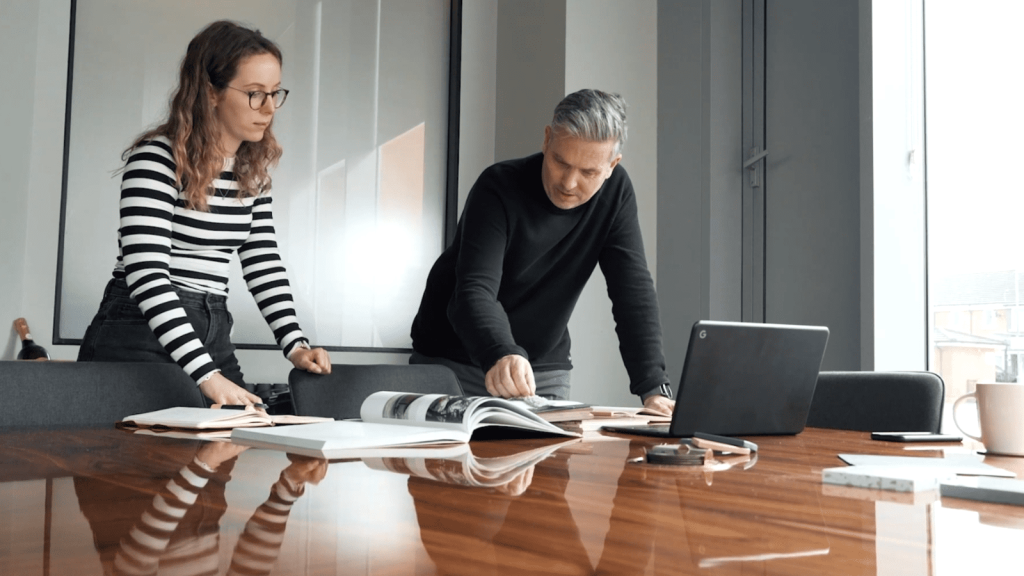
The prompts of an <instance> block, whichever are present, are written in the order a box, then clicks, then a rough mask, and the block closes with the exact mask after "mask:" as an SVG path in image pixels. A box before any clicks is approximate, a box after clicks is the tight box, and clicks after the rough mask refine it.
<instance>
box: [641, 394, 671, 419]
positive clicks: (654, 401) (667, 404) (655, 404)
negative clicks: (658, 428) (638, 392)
mask: <svg viewBox="0 0 1024 576" xmlns="http://www.w3.org/2000/svg"><path fill="white" fill-rule="evenodd" d="M675 408H676V401H675V400H672V399H671V398H666V397H664V396H662V395H660V394H655V395H654V396H648V397H647V400H644V409H646V410H647V411H648V412H653V413H655V414H658V415H660V416H672V411H673V410H675Z"/></svg>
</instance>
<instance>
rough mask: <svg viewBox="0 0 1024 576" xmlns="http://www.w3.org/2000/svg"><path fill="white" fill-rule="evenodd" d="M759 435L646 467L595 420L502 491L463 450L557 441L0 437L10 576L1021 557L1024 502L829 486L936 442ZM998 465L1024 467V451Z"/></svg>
mask: <svg viewBox="0 0 1024 576" xmlns="http://www.w3.org/2000/svg"><path fill="white" fill-rule="evenodd" d="M753 439H754V440H755V441H757V442H758V443H759V445H760V446H761V451H760V454H759V455H758V458H757V460H756V461H755V462H753V463H752V464H753V465H750V464H751V462H747V463H737V464H735V465H733V466H732V467H731V468H729V469H725V470H718V471H705V470H703V469H698V468H665V467H654V466H649V465H647V464H643V463H638V462H632V461H630V460H631V459H633V458H636V457H638V456H640V455H641V454H642V452H643V450H644V447H645V446H650V445H652V444H655V443H656V441H652V440H638V439H635V438H626V437H621V436H614V435H609V434H603V433H599V432H590V433H588V437H587V438H585V439H584V440H583V441H578V442H574V443H567V444H561V445H560V446H559V447H558V448H557V449H555V450H553V451H552V453H551V454H550V455H549V456H547V457H546V458H543V459H541V460H539V461H537V462H535V463H534V464H532V465H531V466H527V467H525V468H520V469H518V470H514V471H513V472H512V473H509V474H506V475H504V476H503V475H502V474H500V473H495V474H493V475H492V476H487V475H486V474H480V475H478V476H477V478H478V482H479V483H481V484H496V486H495V485H492V486H482V487H474V486H466V485H461V484H459V483H458V482H460V481H461V482H465V481H466V478H467V477H469V475H468V474H467V472H466V470H467V469H466V468H464V467H463V462H466V461H470V460H474V461H476V462H477V463H478V464H481V463H484V464H486V463H490V464H491V465H492V468H493V464H494V463H495V462H499V460H494V459H493V458H496V457H499V456H509V455H512V454H514V453H516V452H517V451H528V450H536V449H539V448H542V447H545V446H549V445H552V444H553V443H557V442H558V441H557V440H552V439H520V440H511V441H509V440H502V441H496V440H491V441H486V440H485V441H474V442H473V443H472V444H471V450H472V456H470V455H469V454H468V453H466V454H462V455H461V456H453V458H456V459H449V460H415V459H413V460H409V459H405V460H402V459H391V460H382V459H367V460H365V461H364V460H353V461H335V462H330V463H327V462H321V461H316V460H308V459H301V458H297V457H292V458H289V457H287V456H286V455H285V454H283V453H281V452H277V451H272V450H263V449H256V448H250V449H243V447H240V446H235V445H232V444H230V443H209V444H207V443H204V442H202V441H197V440H190V439H176V438H167V437H152V436H141V435H138V434H132V433H130V432H125V431H120V430H114V429H70V430H69V429H47V430H14V431H12V430H7V431H0V572H2V573H3V574H11V575H14V574H77V575H88V574H104V573H126V574H133V573H139V574H142V573H155V572H156V568H157V564H158V563H159V569H160V573H179V574H199V573H207V574H229V573H237V574H256V573H268V572H270V573H274V574H424V575H426V574H492V573H509V574H592V573H602V574H814V575H818V574H964V573H975V574H982V573H984V574H998V573H1019V571H1020V570H1022V569H1024V568H1022V561H1021V560H1020V558H1021V556H1020V551H1021V544H1022V543H1024V509H1022V508H1017V507H1012V506H1002V505H994V504H984V503H979V502H971V501H965V500H956V499H950V498H946V499H939V498H938V497H937V496H936V495H935V494H934V493H919V494H899V493H893V492H882V491H873V490H865V489H854V488H843V487H838V486H831V485H823V484H822V483H821V470H822V468H827V467H832V466H839V465H842V463H841V462H840V461H839V460H838V459H837V458H836V454H838V453H867V454H907V453H908V450H913V452H911V453H912V454H919V455H922V456H937V455H939V454H940V453H939V452H935V451H929V450H926V451H924V452H918V451H917V450H919V449H920V448H918V449H917V450H914V447H908V446H903V445H898V444H889V443H881V442H873V441H871V440H869V439H868V435H867V433H859V432H841V431H831V430H820V429H807V430H806V431H804V432H803V433H802V434H800V435H798V436H795V437H774V438H767V437H764V438H753ZM947 446H948V445H947ZM200 451H203V456H204V458H205V459H206V460H204V461H210V462H214V463H215V462H217V461H220V460H223V461H224V462H223V464H221V465H220V466H218V467H216V468H217V469H216V473H215V474H213V475H212V477H210V478H209V479H208V481H207V483H206V484H205V486H203V487H202V488H201V489H199V490H197V491H194V493H190V492H189V491H188V490H186V489H185V488H186V487H187V486H188V483H187V482H185V481H184V480H183V479H187V478H186V476H188V478H192V479H193V480H194V479H195V478H196V476H195V474H192V475H191V476H189V473H185V475H183V474H182V472H181V470H182V468H183V467H185V466H187V465H188V464H189V463H190V462H192V461H193V458H194V457H195V456H196V455H197V453H199V452H200ZM456 451H457V450H456ZM549 451H550V450H549ZM540 452H541V453H543V452H544V451H543V450H541V451H540ZM211 455H212V456H213V458H210V456H211ZM460 457H461V458H462V460H461V461H460V460H458V459H457V458H460ZM510 459H511V460H515V458H510ZM986 462H987V463H990V464H993V465H996V466H1001V467H1004V468H1008V469H1011V470H1013V471H1014V472H1016V473H1018V474H1019V475H1020V474H1024V459H1014V458H994V457H989V458H987V459H986ZM193 469H194V467H193ZM1022 477H1024V476H1022ZM434 478H443V479H445V480H446V481H445V482H442V481H438V480H436V479H434ZM190 494H191V496H190ZM190 500H191V501H190ZM168 535H170V537H169V538H168Z"/></svg>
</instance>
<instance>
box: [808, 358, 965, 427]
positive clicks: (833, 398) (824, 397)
mask: <svg viewBox="0 0 1024 576" xmlns="http://www.w3.org/2000/svg"><path fill="white" fill-rule="evenodd" d="M945 393H946V385H945V383H944V382H943V381H942V378H941V377H940V376H939V375H938V374H934V373H932V372H822V373H821V374H819V375H818V384H817V387H816V388H815V390H814V399H813V400H812V401H811V413H810V415H809V416H808V418H807V425H808V426H814V427H817V428H832V429H838V430H859V431H864V432H900V431H906V432H911V431H924V432H938V431H939V429H940V428H941V427H942V403H943V397H944V396H945Z"/></svg>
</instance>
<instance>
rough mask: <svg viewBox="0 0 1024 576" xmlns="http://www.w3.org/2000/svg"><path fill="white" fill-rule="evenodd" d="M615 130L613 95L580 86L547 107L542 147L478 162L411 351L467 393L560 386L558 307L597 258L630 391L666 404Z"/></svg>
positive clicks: (556, 393)
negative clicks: (549, 115) (448, 371)
mask: <svg viewBox="0 0 1024 576" xmlns="http://www.w3.org/2000/svg"><path fill="white" fill-rule="evenodd" d="M625 141H626V103H625V101H624V100H623V99H622V97H621V96H619V95H617V94H608V93H605V92H601V91H600V90H580V91H579V92H575V93H573V94H570V95H568V96H566V97H565V98H564V99H563V100H562V101H561V102H560V103H559V104H558V106H557V107H556V108H555V114H554V118H553V119H552V121H551V125H550V126H547V127H545V128H544V144H543V147H542V148H541V153H539V154H534V155H532V156H527V157H526V158H519V159H516V160H508V161H505V162H499V163H497V164H494V165H493V166H491V167H490V168H488V169H487V170H485V171H484V172H483V174H481V175H480V177H479V178H478V179H477V181H476V183H475V184H474V185H473V188H472V190H470V193H469V196H468V198H467V199H466V205H465V208H464V209H463V211H462V217H461V218H460V219H459V224H458V229H457V230H456V233H455V240H454V242H453V243H452V245H451V246H449V247H448V248H447V249H446V250H445V251H444V252H443V253H442V254H441V256H440V257H439V258H438V259H437V262H435V263H434V266H433V268H432V269H431V270H430V275H429V276H428V277H427V286H426V289H425V290H424V293H423V299H422V300H421V302H420V308H419V312H418V313H417V314H416V318H415V320H413V325H412V341H413V349H414V352H413V355H412V357H411V358H410V359H409V362H410V363H413V364H417V363H433V364H443V365H445V366H448V367H450V368H452V369H453V370H454V371H455V373H456V375H458V377H459V382H460V383H461V384H462V388H463V391H464V392H465V393H466V394H468V395H482V396H486V395H491V396H502V397H505V398H513V397H523V396H531V395H535V394H536V395H540V396H546V397H549V398H559V399H564V398H568V396H569V371H570V370H571V369H572V363H571V356H570V353H569V352H570V351H569V330H568V323H569V317H570V316H571V315H572V311H573V308H574V307H575V306H576V301H577V300H578V299H579V296H580V293H581V292H582V291H583V288H584V286H586V284H587V280H589V279H590V276H591V274H593V272H594V268H596V267H597V266H601V271H602V272H603V273H604V276H605V279H606V280H607V283H608V296H609V297H610V298H611V301H612V315H613V316H614V318H615V331H616V333H617V334H618V337H619V350H620V352H621V354H622V361H623V363H624V364H625V366H626V371H627V373H628V374H629V380H630V384H629V387H630V391H631V392H632V393H634V394H636V395H638V396H640V398H641V400H642V401H643V403H644V406H645V407H647V408H648V409H650V410H653V411H655V412H658V413H663V414H666V415H668V414H671V413H672V408H673V407H674V403H673V401H672V400H671V397H672V394H671V389H670V388H669V378H668V376H667V374H666V373H665V357H664V354H663V353H662V348H661V325H660V323H659V320H658V298H657V295H656V294H655V291H654V282H653V281H652V280H651V274H650V272H649V271H648V270H647V260H646V258H645V256H644V246H643V239H642V238H641V235H640V222H639V220H638V219H637V208H636V197H635V195H634V193H633V185H632V183H631V182H630V180H629V176H628V175H627V174H626V171H625V169H624V168H622V166H620V165H619V160H621V159H622V154H621V149H622V144H623V143H624V142H625Z"/></svg>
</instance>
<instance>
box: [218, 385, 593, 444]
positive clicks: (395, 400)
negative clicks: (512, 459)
mask: <svg viewBox="0 0 1024 576" xmlns="http://www.w3.org/2000/svg"><path fill="white" fill-rule="evenodd" d="M359 414H360V416H361V417H362V421H361V422H355V421H346V420H342V421H337V422H324V423H320V424H309V425H300V426H289V427H287V428H277V427H275V428H258V429H236V430H234V431H233V432H232V433H231V439H232V440H233V441H237V442H240V443H243V444H248V445H251V446H258V447H264V448H277V449H281V450H286V451H288V452H294V453H296V454H304V455H306V456H316V457H322V458H362V457H364V456H367V455H372V454H368V453H367V452H366V450H368V449H369V450H373V449H377V448H384V447H389V446H416V445H428V444H437V443H445V442H453V443H460V442H469V439H470V438H471V437H472V435H473V433H474V432H476V431H478V430H480V429H482V428H490V427H494V428H499V429H506V430H512V431H530V432H537V433H542V434H551V435H555V436H569V437H578V436H579V435H580V434H579V433H578V432H573V431H567V430H563V429H561V428H559V427H558V426H555V425H554V424H551V423H550V422H548V421H546V420H544V419H543V418H541V417H540V416H538V415H537V414H534V413H533V412H531V411H530V410H529V409H528V408H526V407H525V406H523V405H521V404H519V403H514V402H509V401H507V400H504V399H501V398H491V397H481V396H448V395H444V394H410V393H406V392H375V393H373V394H371V395H370V396H369V397H367V398H366V400H364V401H363V405H362V407H361V409H360V412H359Z"/></svg>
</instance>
